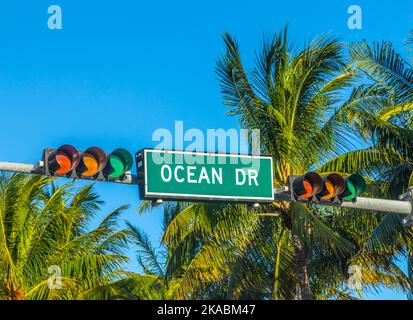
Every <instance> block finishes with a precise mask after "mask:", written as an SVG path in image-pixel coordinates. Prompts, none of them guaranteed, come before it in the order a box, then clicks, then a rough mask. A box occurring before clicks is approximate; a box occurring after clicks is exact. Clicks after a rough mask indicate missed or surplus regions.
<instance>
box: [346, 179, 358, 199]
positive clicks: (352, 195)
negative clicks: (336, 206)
mask: <svg viewBox="0 0 413 320" xmlns="http://www.w3.org/2000/svg"><path fill="white" fill-rule="evenodd" d="M347 190H348V192H349V193H350V194H349V195H348V196H346V197H344V198H343V200H353V199H354V198H355V197H356V196H357V189H356V187H355V186H354V184H353V183H352V182H351V181H350V180H347Z"/></svg>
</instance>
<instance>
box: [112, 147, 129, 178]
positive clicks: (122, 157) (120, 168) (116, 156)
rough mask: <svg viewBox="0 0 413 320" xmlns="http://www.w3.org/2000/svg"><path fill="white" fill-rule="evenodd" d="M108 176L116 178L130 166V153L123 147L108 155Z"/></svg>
mask: <svg viewBox="0 0 413 320" xmlns="http://www.w3.org/2000/svg"><path fill="white" fill-rule="evenodd" d="M109 164H110V171H109V174H108V177H109V178H112V179H116V178H119V177H120V176H121V175H122V174H124V173H125V172H126V171H128V170H129V169H130V168H132V165H133V158H132V155H131V154H130V153H129V152H128V151H127V150H125V149H116V150H115V151H113V152H112V153H111V155H110V156H109Z"/></svg>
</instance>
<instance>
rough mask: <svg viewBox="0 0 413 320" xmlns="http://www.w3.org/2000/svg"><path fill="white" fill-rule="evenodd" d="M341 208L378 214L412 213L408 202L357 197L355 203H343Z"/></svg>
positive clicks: (410, 204)
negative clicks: (377, 212) (370, 211)
mask: <svg viewBox="0 0 413 320" xmlns="http://www.w3.org/2000/svg"><path fill="white" fill-rule="evenodd" d="M340 206H341V207H342V208H352V209H362V210H372V211H380V212H390V213H399V214H406V215H409V214H411V213H412V209H413V208H412V203H411V202H410V201H398V200H387V199H376V198H363V197H357V201H356V202H343V203H342V204H341V205H340Z"/></svg>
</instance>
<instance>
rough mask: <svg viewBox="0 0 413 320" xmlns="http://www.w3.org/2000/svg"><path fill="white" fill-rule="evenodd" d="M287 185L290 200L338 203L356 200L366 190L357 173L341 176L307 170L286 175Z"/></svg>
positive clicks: (361, 178)
mask: <svg viewBox="0 0 413 320" xmlns="http://www.w3.org/2000/svg"><path fill="white" fill-rule="evenodd" d="M287 187H288V190H289V194H290V199H291V200H296V201H307V202H310V201H318V202H333V203H340V202H343V201H356V200H357V196H360V195H361V194H363V193H364V192H365V191H366V181H365V180H364V178H363V177H362V176H361V175H359V174H352V175H350V176H344V177H343V176H342V175H340V174H338V173H330V174H326V175H319V174H318V173H316V172H307V173H305V174H303V175H290V176H288V178H287Z"/></svg>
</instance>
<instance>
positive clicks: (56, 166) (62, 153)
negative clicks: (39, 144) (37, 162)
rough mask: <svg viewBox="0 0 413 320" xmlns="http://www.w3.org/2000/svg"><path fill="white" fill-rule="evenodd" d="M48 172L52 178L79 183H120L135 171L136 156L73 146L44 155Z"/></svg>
mask: <svg viewBox="0 0 413 320" xmlns="http://www.w3.org/2000/svg"><path fill="white" fill-rule="evenodd" d="M43 164H44V172H45V174H46V175H49V176H60V177H69V178H77V179H93V180H117V179H121V178H122V176H123V175H124V174H125V173H126V172H127V171H129V170H130V169H131V168H132V164H133V158H132V155H131V154H130V153H129V152H128V151H127V150H125V149H116V150H115V151H113V152H111V153H106V152H105V151H103V150H102V149H100V148H98V147H90V148H88V149H86V150H85V151H78V150H77V149H76V148H75V147H73V146H71V145H68V144H66V145H63V146H61V147H59V148H57V149H53V148H46V149H45V150H44V151H43Z"/></svg>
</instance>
